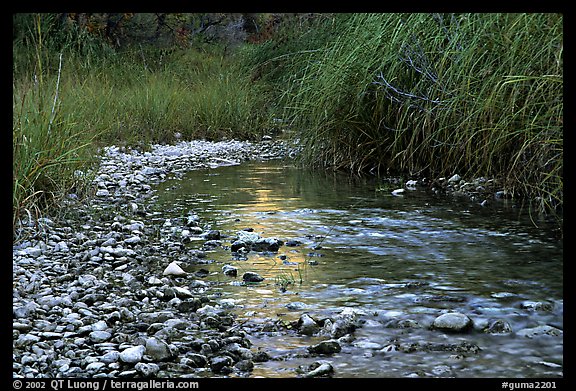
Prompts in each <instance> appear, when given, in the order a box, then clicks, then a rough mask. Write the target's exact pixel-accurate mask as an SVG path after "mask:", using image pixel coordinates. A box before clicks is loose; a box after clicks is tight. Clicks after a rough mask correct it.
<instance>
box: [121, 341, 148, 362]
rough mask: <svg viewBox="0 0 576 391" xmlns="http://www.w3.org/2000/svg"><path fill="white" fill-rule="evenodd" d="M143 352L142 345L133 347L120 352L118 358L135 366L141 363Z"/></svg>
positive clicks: (144, 349)
mask: <svg viewBox="0 0 576 391" xmlns="http://www.w3.org/2000/svg"><path fill="white" fill-rule="evenodd" d="M145 351H146V348H145V347H144V346H142V345H138V346H133V347H130V348H126V349H125V350H124V351H122V352H121V353H120V355H119V357H118V358H119V359H120V361H122V362H124V363H127V364H136V363H138V362H140V361H142V358H143V357H144V352H145Z"/></svg>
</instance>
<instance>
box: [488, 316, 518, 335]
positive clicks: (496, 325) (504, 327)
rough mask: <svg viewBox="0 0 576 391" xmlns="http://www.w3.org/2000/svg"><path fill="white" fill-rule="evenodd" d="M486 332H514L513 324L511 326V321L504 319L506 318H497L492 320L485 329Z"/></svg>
mask: <svg viewBox="0 0 576 391" xmlns="http://www.w3.org/2000/svg"><path fill="white" fill-rule="evenodd" d="M484 332H486V333H488V334H508V333H511V332H512V326H510V323H508V322H506V321H504V320H500V319H498V320H496V321H494V322H492V323H491V324H490V325H489V326H488V327H487V328H486V329H485V330H484Z"/></svg>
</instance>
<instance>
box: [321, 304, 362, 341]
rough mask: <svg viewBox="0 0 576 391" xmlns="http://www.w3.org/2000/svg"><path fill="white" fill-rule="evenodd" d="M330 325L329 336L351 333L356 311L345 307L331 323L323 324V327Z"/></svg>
mask: <svg viewBox="0 0 576 391" xmlns="http://www.w3.org/2000/svg"><path fill="white" fill-rule="evenodd" d="M327 326H329V327H330V337H331V338H333V339H334V338H340V337H342V336H344V335H346V334H349V333H353V332H354V331H355V330H356V328H358V324H357V312H356V311H354V310H353V309H351V308H345V309H344V310H343V311H342V312H341V313H340V314H338V315H337V316H336V317H335V319H334V321H333V322H332V324H331V325H330V324H325V325H324V328H327Z"/></svg>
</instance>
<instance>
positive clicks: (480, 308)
mask: <svg viewBox="0 0 576 391" xmlns="http://www.w3.org/2000/svg"><path fill="white" fill-rule="evenodd" d="M377 187H378V185H376V183H375V181H374V180H373V179H366V178H364V179H362V178H351V177H349V176H346V175H344V174H335V173H327V172H322V171H308V170H303V169H300V168H297V167H295V166H293V165H291V163H286V162H281V161H269V162H250V163H244V164H242V165H239V166H227V167H219V168H215V169H210V170H197V171H191V172H189V173H187V174H186V175H185V176H184V178H182V179H174V180H169V181H166V182H164V183H162V184H161V185H160V186H159V189H158V190H159V191H158V193H157V200H156V201H157V202H156V204H155V205H156V208H157V209H158V210H161V211H162V215H163V216H164V217H176V216H185V215H186V214H187V213H190V212H192V213H195V214H197V215H198V216H199V217H200V219H201V221H202V222H204V223H207V224H209V225H210V228H211V229H216V230H219V231H220V232H221V233H222V234H223V235H229V236H228V237H223V238H222V240H221V241H222V244H223V245H224V246H229V245H230V242H231V241H232V237H233V236H234V234H235V233H236V232H237V231H239V230H243V229H245V228H253V229H254V232H255V233H258V234H259V235H261V236H262V237H277V238H279V239H281V240H283V241H284V242H287V241H289V240H295V241H299V242H301V244H300V245H298V246H286V245H284V246H282V247H280V249H279V251H278V252H277V253H255V252H250V253H249V254H247V256H246V257H245V258H242V257H240V258H239V257H237V256H234V255H233V254H232V253H231V251H230V250H229V249H226V248H222V247H216V248H214V249H213V250H211V251H208V254H207V259H208V260H209V261H210V262H208V263H206V264H202V265H198V266H196V267H195V269H199V268H200V267H202V268H204V269H208V270H209V271H210V272H211V274H210V275H209V276H208V277H206V280H209V281H217V282H219V284H218V289H219V290H220V293H221V297H222V298H223V299H232V300H228V303H231V302H233V303H234V304H235V305H236V306H235V307H234V310H233V311H235V312H236V313H237V315H238V320H239V321H240V322H247V323H246V324H247V325H248V324H257V323H258V322H261V323H264V322H270V321H271V320H274V321H278V320H281V321H282V322H284V324H289V322H291V321H294V320H297V319H298V318H299V316H300V315H301V314H302V313H303V312H307V313H309V314H310V315H311V316H313V317H314V318H315V319H322V318H327V317H333V316H334V315H335V314H337V313H338V312H339V311H341V310H342V309H344V308H353V309H355V310H358V311H359V313H360V314H361V315H362V316H361V318H362V322H363V324H362V326H361V327H359V328H358V329H357V330H356V331H355V332H354V337H355V339H354V340H353V341H350V343H343V344H342V350H341V352H339V353H336V354H334V355H332V356H328V357H310V356H309V355H307V354H306V347H307V346H310V345H311V344H314V343H317V342H319V341H321V340H324V339H327V337H325V336H324V337H316V336H312V337H309V336H302V335H299V334H297V333H295V332H292V333H287V332H281V331H277V332H274V331H270V332H258V333H254V334H253V336H252V342H253V343H254V348H260V349H262V350H264V351H267V352H269V353H270V355H271V356H272V357H282V358H283V359H280V360H270V361H267V362H262V363H256V365H255V368H254V371H253V375H254V376H264V377H294V376H296V375H297V372H296V370H297V368H298V367H299V366H303V367H305V366H308V365H310V364H311V363H312V362H314V361H315V360H318V359H325V360H327V361H330V363H331V364H332V365H333V367H334V369H335V375H334V376H336V377H405V376H438V377H547V376H551V377H557V376H562V366H563V336H562V335H547V334H537V335H532V334H529V335H528V336H526V333H525V332H522V330H523V329H524V330H525V329H533V328H535V327H538V326H546V325H548V326H553V327H554V329H553V330H555V331H556V332H557V333H556V334H558V332H559V330H562V328H563V255H562V254H563V248H562V246H563V244H562V241H559V240H557V239H554V237H553V236H552V235H551V234H550V232H549V231H546V230H543V229H540V228H536V227H534V225H533V224H532V223H531V222H530V219H529V216H527V215H526V216H524V215H523V214H522V213H519V212H518V210H517V209H514V208H511V207H510V206H509V205H508V206H507V205H503V204H502V203H500V204H498V203H497V202H496V201H494V202H492V203H491V204H490V205H489V206H488V207H481V206H480V205H478V204H477V203H474V202H471V201H470V200H457V199H454V198H452V197H444V196H442V197H440V196H434V195H431V194H429V193H427V192H426V191H425V190H423V189H418V190H416V191H408V192H407V193H405V195H404V196H402V197H396V196H392V195H391V194H390V191H391V190H393V189H394V187H391V188H390V189H388V190H386V191H376V188H377ZM203 243H204V241H192V242H191V243H190V244H188V245H189V246H190V247H191V248H199V247H200V246H202V244H203ZM224 264H231V265H233V266H236V267H237V268H238V270H239V273H238V277H237V278H233V277H228V276H225V275H223V274H222V272H221V268H222V266H223V265H224ZM192 270H194V269H192ZM246 271H253V272H257V273H258V274H260V275H261V276H262V277H265V280H264V281H263V282H261V283H258V284H250V285H245V284H241V283H240V282H241V275H242V274H243V273H244V272H246ZM449 311H456V312H461V313H464V314H467V315H468V316H469V317H470V318H472V319H473V321H474V324H475V326H474V329H473V330H471V331H469V332H467V333H463V334H446V333H444V332H441V331H438V330H431V329H430V327H429V326H430V324H431V323H432V322H433V320H434V319H435V318H436V317H437V316H439V315H440V314H442V313H444V312H449ZM496 320H502V321H504V322H506V323H508V324H509V326H510V327H511V329H512V332H507V333H486V332H483V329H484V328H486V327H487V326H489V325H490V324H492V323H493V322H494V321H496ZM398 321H409V322H411V323H410V325H411V326H413V327H396V326H394V324H396V325H398ZM519 331H521V332H520V333H518V332H519ZM426 344H428V345H426ZM466 344H468V345H476V346H478V347H479V348H480V351H477V352H469V351H466V349H463V348H462V349H460V350H459V349H458V346H460V347H462V346H467V345H466ZM448 345H449V346H452V348H445V347H446V346H448ZM399 346H401V347H403V348H401V349H399V348H398V347H399ZM407 346H413V347H415V348H414V349H406V347H407ZM423 346H428V348H427V349H424V348H422V347H423ZM443 346H444V348H443ZM418 347H420V348H418ZM455 347H456V348H455Z"/></svg>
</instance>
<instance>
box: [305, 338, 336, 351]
mask: <svg viewBox="0 0 576 391" xmlns="http://www.w3.org/2000/svg"><path fill="white" fill-rule="evenodd" d="M340 350H342V348H341V347H340V344H339V343H338V341H336V340H334V339H329V340H327V341H322V342H320V343H318V344H316V345H312V346H309V347H308V351H309V352H310V353H312V354H324V355H330V354H334V353H338V352H340Z"/></svg>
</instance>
